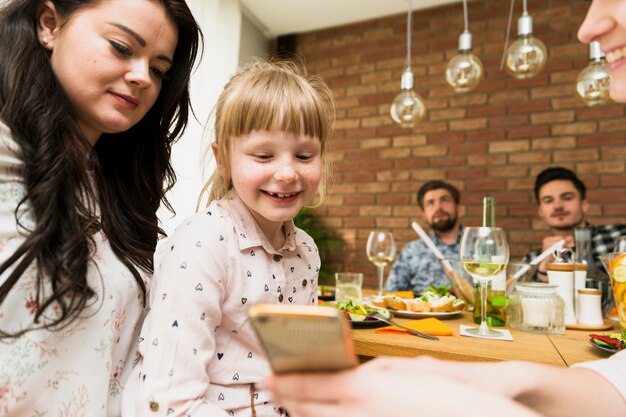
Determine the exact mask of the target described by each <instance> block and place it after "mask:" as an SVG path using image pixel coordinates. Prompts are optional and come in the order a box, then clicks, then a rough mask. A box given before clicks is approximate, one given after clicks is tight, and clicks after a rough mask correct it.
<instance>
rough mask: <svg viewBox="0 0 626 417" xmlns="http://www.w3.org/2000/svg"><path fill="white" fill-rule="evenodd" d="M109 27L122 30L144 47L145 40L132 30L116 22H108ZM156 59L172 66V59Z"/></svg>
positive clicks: (164, 57) (162, 56) (160, 56)
mask: <svg viewBox="0 0 626 417" xmlns="http://www.w3.org/2000/svg"><path fill="white" fill-rule="evenodd" d="M108 23H109V24H110V25H112V26H115V27H116V28H119V29H121V30H123V31H124V32H126V33H128V34H129V35H130V36H132V37H133V38H135V40H136V41H137V42H138V43H139V45H141V46H142V47H145V46H146V40H145V39H144V38H142V37H141V35H140V34H138V33H137V32H135V31H134V30H132V29H131V28H129V27H128V26H125V25H122V24H121V23H116V22H108ZM157 58H159V59H161V60H163V61H165V62H167V63H169V64H170V65H171V64H172V59H171V58H169V57H167V56H165V55H159V56H158V57H157Z"/></svg>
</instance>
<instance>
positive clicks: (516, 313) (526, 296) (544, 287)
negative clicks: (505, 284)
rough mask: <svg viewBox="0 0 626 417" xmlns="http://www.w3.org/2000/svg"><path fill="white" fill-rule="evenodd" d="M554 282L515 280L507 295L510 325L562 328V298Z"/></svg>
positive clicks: (559, 331) (552, 331)
mask: <svg viewBox="0 0 626 417" xmlns="http://www.w3.org/2000/svg"><path fill="white" fill-rule="evenodd" d="M556 289H557V286H556V285H553V284H546V283H542V282H518V283H517V284H516V286H515V291H514V292H513V294H512V295H511V297H510V299H509V306H508V315H509V325H510V326H511V328H512V329H517V330H522V331H525V332H532V333H544V334H545V333H547V334H563V333H564V332H565V324H564V316H563V299H562V298H561V297H559V295H558V294H557V292H556Z"/></svg>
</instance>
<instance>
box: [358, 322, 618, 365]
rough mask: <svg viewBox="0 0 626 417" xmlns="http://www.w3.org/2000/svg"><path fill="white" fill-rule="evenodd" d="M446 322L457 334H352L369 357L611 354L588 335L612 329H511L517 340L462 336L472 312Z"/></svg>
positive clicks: (570, 360) (548, 358)
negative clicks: (557, 331)
mask: <svg viewBox="0 0 626 417" xmlns="http://www.w3.org/2000/svg"><path fill="white" fill-rule="evenodd" d="M394 321H397V322H398V323H400V324H402V323H403V322H408V321H411V319H402V318H394ZM442 322H443V323H445V324H447V325H448V326H450V327H452V329H454V335H453V336H441V337H440V338H439V341H431V340H427V339H423V338H421V337H417V336H412V335H399V334H378V333H375V332H374V330H375V329H354V330H353V331H352V335H353V339H354V344H355V348H356V352H357V354H358V355H359V356H360V357H361V358H362V359H365V360H367V359H369V358H373V357H377V356H418V355H429V356H433V357H435V358H439V359H447V360H457V361H484V362H490V361H501V360H524V361H532V362H540V363H545V364H550V365H557V366H570V365H572V364H574V363H577V362H583V361H589V360H595V359H601V358H605V357H607V355H606V354H604V353H603V352H601V351H599V350H597V349H594V348H593V347H592V346H591V345H589V343H588V340H589V336H588V335H589V334H590V333H606V332H610V330H604V331H600V332H599V331H588V330H566V332H565V334H563V335H558V336H555V335H545V334H535V333H527V332H521V331H517V330H512V329H509V330H510V331H511V334H512V335H513V341H511V342H508V341H500V340H489V339H479V338H475V337H465V336H460V334H459V325H460V324H465V325H474V324H473V322H472V317H471V313H469V312H463V313H461V314H460V315H459V316H456V317H455V318H452V319H448V320H442ZM614 328H616V326H614Z"/></svg>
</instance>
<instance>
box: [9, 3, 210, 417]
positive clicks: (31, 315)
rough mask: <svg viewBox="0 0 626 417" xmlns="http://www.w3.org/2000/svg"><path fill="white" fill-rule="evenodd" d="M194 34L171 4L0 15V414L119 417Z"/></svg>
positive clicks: (184, 109)
mask: <svg viewBox="0 0 626 417" xmlns="http://www.w3.org/2000/svg"><path fill="white" fill-rule="evenodd" d="M200 37H201V34H200V31H199V28H198V25H197V23H196V22H195V20H194V18H193V16H192V14H191V12H190V10H189V8H188V6H187V5H186V3H185V1H184V0H100V1H97V0H82V1H81V0H9V1H7V2H5V4H4V5H3V6H2V8H1V9H0V414H1V415H3V416H14V415H28V416H31V415H44V414H45V415H49V416H70V415H71V416H79V415H80V416H103V415H104V416H115V415H119V413H120V398H121V390H122V388H123V386H124V383H125V379H126V376H127V374H128V371H129V368H130V367H131V366H132V362H133V359H134V356H133V355H134V354H135V344H136V336H137V332H138V330H139V328H140V324H141V323H140V320H141V318H142V316H143V311H144V307H145V295H146V282H147V279H148V277H149V276H150V275H151V273H152V270H153V265H152V255H153V253H154V250H155V246H156V242H157V239H158V237H159V235H163V231H162V230H161V229H160V228H159V226H158V222H157V217H156V211H157V209H158V207H159V205H160V203H164V204H165V205H166V206H167V207H169V204H168V203H167V200H166V199H165V196H164V194H165V192H166V191H167V190H168V189H169V188H170V187H171V186H172V185H173V183H174V182H175V175H174V172H173V170H172V167H171V165H170V152H171V146H172V143H173V142H174V141H175V140H176V139H177V138H178V137H179V136H180V134H181V133H182V131H183V130H184V128H185V126H186V124H187V118H188V114H189V107H190V102H189V91H188V84H189V79H190V74H191V70H192V67H193V64H194V61H195V59H196V54H197V51H198V47H199V42H200Z"/></svg>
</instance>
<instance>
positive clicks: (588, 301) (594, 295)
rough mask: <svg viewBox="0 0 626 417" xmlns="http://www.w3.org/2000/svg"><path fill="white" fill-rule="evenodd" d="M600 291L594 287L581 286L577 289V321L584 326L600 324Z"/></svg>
mask: <svg viewBox="0 0 626 417" xmlns="http://www.w3.org/2000/svg"><path fill="white" fill-rule="evenodd" d="M601 300H602V291H600V290H599V289H596V288H583V289H580V290H578V302H579V306H580V310H579V319H578V323H579V324H583V325H585V326H602V325H603V324H604V318H603V317H602V304H601Z"/></svg>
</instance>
